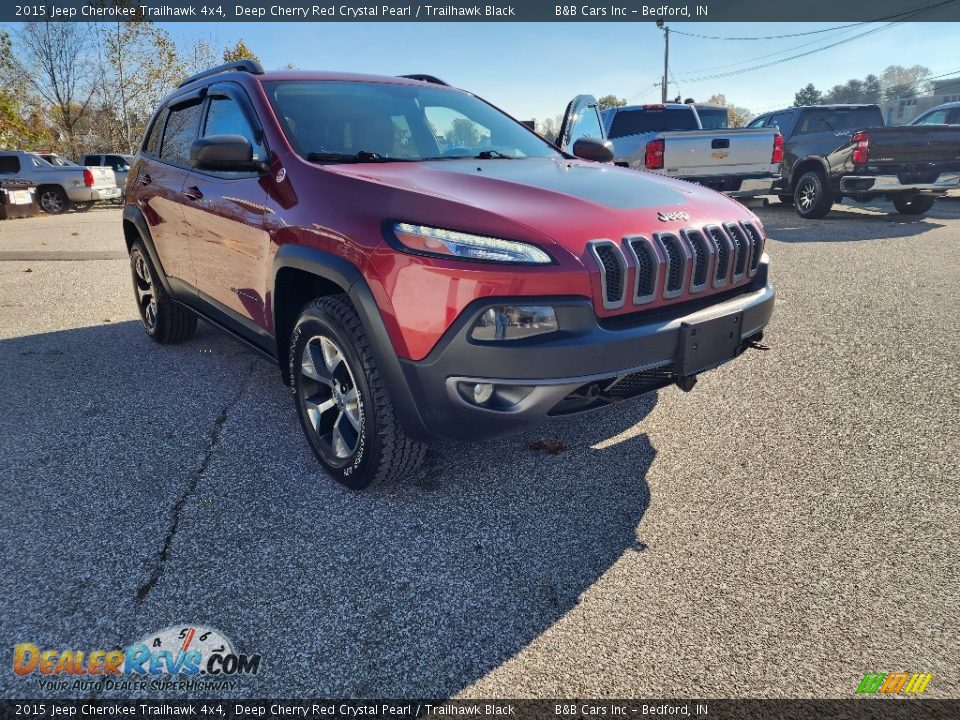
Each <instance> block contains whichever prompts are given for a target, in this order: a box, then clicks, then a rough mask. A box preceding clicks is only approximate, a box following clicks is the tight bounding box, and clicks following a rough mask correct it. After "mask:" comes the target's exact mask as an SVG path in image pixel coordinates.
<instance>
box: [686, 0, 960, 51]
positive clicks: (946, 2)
mask: <svg viewBox="0 0 960 720" xmlns="http://www.w3.org/2000/svg"><path fill="white" fill-rule="evenodd" d="M954 2H956V0H944V1H943V2H939V3H935V4H933V5H925V6H922V7H919V8H914V9H913V10H903V11H901V12H898V13H894V14H892V15H885V16H884V17H879V18H877V19H876V20H864V21H861V22H855V23H848V24H846V25H837V26H835V27H832V28H821V29H820V30H808V31H807V32H800V33H788V34H786V35H756V36H741V37H730V36H723V35H698V34H696V33H687V32H683V31H682V30H673V29H672V28H671V31H672V32H674V33H676V34H677V35H686V36H687V37H692V38H699V39H701V40H738V41H739V40H782V39H784V38H793V37H805V36H807V35H818V34H821V33H827V32H833V31H834V30H843V29H845V28H851V27H857V26H860V25H869V24H870V23H873V22H883V21H885V20H893V19H894V18H898V17H902V16H904V15H910V14H912V13H915V12H919V11H921V10H927V9H937V8H941V7H943V6H945V5H950V4H951V3H954Z"/></svg>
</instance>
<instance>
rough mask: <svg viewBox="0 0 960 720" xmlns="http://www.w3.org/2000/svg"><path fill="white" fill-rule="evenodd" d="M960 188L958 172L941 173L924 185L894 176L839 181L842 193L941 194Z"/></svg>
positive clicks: (855, 176)
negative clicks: (904, 180)
mask: <svg viewBox="0 0 960 720" xmlns="http://www.w3.org/2000/svg"><path fill="white" fill-rule="evenodd" d="M958 187H960V172H946V173H941V174H940V176H939V177H937V179H936V180H933V181H932V182H924V183H910V182H903V181H901V179H900V178H899V177H898V176H896V175H847V176H845V177H843V178H841V179H840V191H841V192H844V193H851V194H857V193H868V194H872V195H882V194H884V193H897V194H898V193H921V194H922V193H934V194H943V193H945V192H947V191H948V190H955V189H957V188H958Z"/></svg>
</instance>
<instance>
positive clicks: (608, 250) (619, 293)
mask: <svg viewBox="0 0 960 720" xmlns="http://www.w3.org/2000/svg"><path fill="white" fill-rule="evenodd" d="M590 249H591V251H592V252H593V256H594V259H595V260H596V261H597V264H598V265H599V266H600V290H601V293H602V294H603V307H605V308H606V309H607V310H615V309H617V308H620V307H623V303H624V299H625V298H624V296H625V295H626V289H627V285H626V277H627V262H626V259H625V258H624V257H623V253H622V252H621V251H620V248H619V247H617V246H616V245H615V244H614V243H613V242H611V241H610V240H594V241H593V242H592V243H590Z"/></svg>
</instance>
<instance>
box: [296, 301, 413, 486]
mask: <svg viewBox="0 0 960 720" xmlns="http://www.w3.org/2000/svg"><path fill="white" fill-rule="evenodd" d="M289 361H290V377H291V378H292V380H293V383H292V384H293V392H294V396H295V398H296V403H297V414H298V416H299V418H300V426H301V427H302V428H303V432H304V435H306V438H307V442H308V443H309V444H310V448H311V449H312V450H313V453H314V455H316V457H317V459H318V460H319V461H320V463H321V464H322V465H323V466H324V468H326V470H327V472H328V473H330V475H332V476H333V478H334V479H335V480H336V481H337V482H339V483H342V484H343V485H346V486H347V487H349V488H352V489H354V490H361V489H363V488H367V487H371V486H375V485H379V484H381V483H384V482H387V481H390V480H396V479H399V478H402V477H404V476H407V475H410V474H412V473H413V472H414V471H415V470H416V469H417V467H418V466H419V465H420V462H421V461H422V460H423V455H424V452H425V451H426V446H425V445H424V444H423V443H420V442H417V441H415V440H413V439H411V438H410V437H408V436H407V434H406V433H405V432H404V430H403V428H402V427H401V425H400V421H399V419H398V418H397V413H396V410H395V409H394V407H393V403H392V402H391V400H390V396H389V393H388V392H387V388H386V385H385V382H384V380H383V378H382V376H381V375H380V370H379V369H378V368H377V366H376V363H375V362H374V360H373V354H372V352H371V349H370V341H369V339H368V338H367V335H366V332H365V331H364V329H363V325H362V324H361V322H360V317H359V316H358V315H357V312H356V310H354V308H353V305H351V303H350V301H349V300H348V299H347V298H346V297H345V296H343V295H334V296H331V297H325V298H319V299H317V300H314V301H312V302H310V303H308V304H307V306H306V307H304V308H303V311H302V312H301V313H300V318H299V319H298V320H297V324H296V326H295V327H294V330H293V334H292V335H291V338H290V358H289Z"/></svg>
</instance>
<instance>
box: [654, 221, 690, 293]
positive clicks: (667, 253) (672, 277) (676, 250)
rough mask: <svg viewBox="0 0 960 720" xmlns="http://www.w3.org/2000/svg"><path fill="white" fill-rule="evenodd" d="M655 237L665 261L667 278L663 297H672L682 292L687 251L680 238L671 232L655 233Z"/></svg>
mask: <svg viewBox="0 0 960 720" xmlns="http://www.w3.org/2000/svg"><path fill="white" fill-rule="evenodd" d="M655 237H656V238H657V242H658V243H660V248H661V249H662V250H663V256H664V258H666V261H667V274H666V277H667V279H666V285H665V287H664V291H663V297H664V298H673V297H676V296H677V295H679V294H680V293H682V292H683V276H684V271H685V270H686V263H687V253H686V250H685V249H684V246H683V243H682V242H681V240H680V238H679V237H677V236H676V235H674V234H673V233H657V234H656V236H655Z"/></svg>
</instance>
